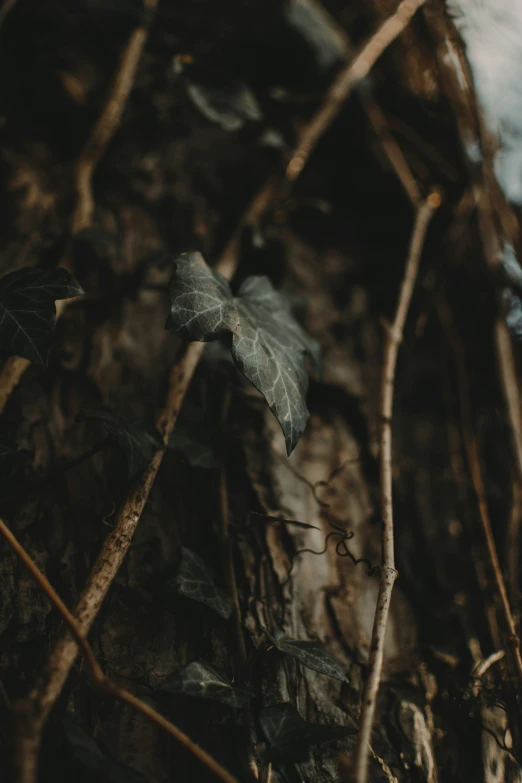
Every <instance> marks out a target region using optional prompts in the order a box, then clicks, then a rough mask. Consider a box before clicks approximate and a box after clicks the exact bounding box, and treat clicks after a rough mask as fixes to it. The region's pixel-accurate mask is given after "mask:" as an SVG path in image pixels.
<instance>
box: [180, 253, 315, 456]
mask: <svg viewBox="0 0 522 783" xmlns="http://www.w3.org/2000/svg"><path fill="white" fill-rule="evenodd" d="M174 267H175V271H174V275H173V276H172V278H171V281H170V296H171V312H170V316H169V319H168V321H167V328H168V329H172V331H175V332H177V333H178V334H179V335H180V336H181V337H182V338H183V339H185V340H200V341H210V340H216V339H217V338H218V337H221V336H224V335H226V334H231V335H232V347H231V352H232V358H233V359H234V362H235V363H236V365H237V366H238V367H239V369H240V370H241V372H243V374H244V375H245V376H246V378H247V379H248V380H249V381H250V383H252V384H253V385H254V386H255V387H256V389H257V390H258V391H260V392H261V394H262V395H263V396H264V397H265V399H266V401H267V403H268V406H269V408H270V410H271V411H272V412H273V413H274V415H275V416H276V418H277V420H278V421H279V423H280V425H281V428H282V430H283V433H284V436H285V440H286V450H287V453H288V454H290V453H291V452H292V450H293V449H294V448H295V446H296V444H297V442H298V440H299V438H300V437H301V435H302V434H303V431H304V428H305V425H306V422H307V419H308V415H309V413H308V409H307V407H306V402H305V396H306V390H307V387H308V373H307V371H306V357H307V356H308V357H309V358H310V359H311V360H312V363H313V365H314V368H315V369H316V370H317V369H318V366H319V346H318V345H317V343H316V342H315V340H312V338H311V337H309V336H308V335H307V334H306V333H305V332H304V331H303V330H302V329H301V327H300V326H299V324H298V323H297V321H295V320H294V318H293V316H292V313H291V310H290V306H289V304H288V302H287V301H286V299H285V297H284V296H282V295H281V294H280V293H278V292H277V291H275V289H274V288H273V287H272V284H271V282H270V281H269V279H268V278H267V277H248V278H247V279H246V280H245V281H244V283H243V284H242V286H241V288H240V289H239V294H238V296H237V297H233V296H232V292H231V290H230V285H229V283H228V281H227V280H226V279H225V278H224V277H223V276H222V275H220V274H219V273H218V272H214V271H212V270H211V269H209V268H208V267H207V266H206V264H205V263H204V261H203V259H202V257H201V255H200V254H199V253H184V254H182V255H181V256H179V257H178V258H177V259H176V261H175V262H174Z"/></svg>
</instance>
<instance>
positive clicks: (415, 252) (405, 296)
mask: <svg viewBox="0 0 522 783" xmlns="http://www.w3.org/2000/svg"><path fill="white" fill-rule="evenodd" d="M439 206H440V195H439V193H438V192H436V191H433V192H432V193H431V194H430V195H429V196H428V198H427V199H426V201H425V202H424V203H423V204H422V205H421V206H420V207H419V209H418V210H417V216H416V220H415V225H414V228H413V232H412V236H411V241H410V248H409V254H408V260H407V262H406V268H405V271H404V278H403V281H402V285H401V290H400V294H399V300H398V303H397V310H396V312H395V318H394V320H393V323H392V324H391V325H390V326H389V327H388V328H387V331H386V341H385V349H384V360H383V370H382V382H381V407H380V414H381V419H382V429H381V438H380V441H381V442H380V487H381V513H382V565H381V570H380V573H381V576H380V584H379V593H378V597H377V607H376V610H375V618H374V623H373V631H372V640H371V645H370V661H369V673H368V680H367V682H366V687H365V691H364V696H363V701H362V708H361V716H360V721H359V726H360V730H359V735H358V738H357V746H356V750H355V763H354V775H353V780H354V783H366V781H367V780H368V767H369V751H370V743H371V735H372V729H373V723H374V718H375V708H376V705H377V696H378V693H379V685H380V681H381V673H382V663H383V657H384V640H385V635H386V626H387V622H388V614H389V609H390V601H391V596H392V591H393V585H394V584H395V580H396V578H397V571H396V569H395V552H394V531H393V496H392V413H393V390H394V385H395V370H396V366H397V356H398V352H399V346H400V344H401V341H402V334H403V330H404V325H405V323H406V318H407V315H408V310H409V306H410V302H411V298H412V294H413V289H414V286H415V281H416V279H417V272H418V268H419V263H420V258H421V254H422V248H423V246H424V240H425V237H426V232H427V230H428V226H429V224H430V221H431V218H432V217H433V214H434V212H435V210H436V209H437V208H438V207H439Z"/></svg>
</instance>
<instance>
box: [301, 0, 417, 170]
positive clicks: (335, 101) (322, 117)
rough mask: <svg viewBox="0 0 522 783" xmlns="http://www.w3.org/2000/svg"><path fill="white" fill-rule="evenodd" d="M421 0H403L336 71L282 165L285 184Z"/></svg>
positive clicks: (310, 152)
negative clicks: (334, 77)
mask: <svg viewBox="0 0 522 783" xmlns="http://www.w3.org/2000/svg"><path fill="white" fill-rule="evenodd" d="M423 3H424V0H403V2H402V3H401V4H400V5H399V7H398V8H397V10H396V11H395V13H394V14H393V15H392V16H390V18H389V19H387V20H386V21H385V22H384V24H383V25H382V26H381V27H380V28H379V30H378V31H377V32H376V33H375V35H373V36H372V37H371V39H370V40H369V41H368V43H367V44H366V46H364V48H363V49H362V51H361V52H360V53H359V54H358V55H357V57H356V58H355V60H353V62H351V63H350V64H349V65H346V66H345V67H344V68H343V69H342V70H341V71H340V73H339V74H338V76H337V77H336V79H335V80H334V82H333V84H332V85H331V87H330V89H329V90H328V92H327V93H326V97H325V100H324V101H323V103H322V105H321V107H320V108H319V109H318V111H317V112H316V114H315V115H314V116H313V117H312V119H311V120H310V122H309V123H308V124H307V126H306V128H305V130H304V132H303V133H302V135H301V138H300V140H299V144H298V146H297V148H296V149H295V150H294V152H293V154H292V157H291V158H290V161H289V162H288V165H287V167H286V181H287V185H290V184H291V183H293V182H294V181H295V180H296V179H297V178H298V177H299V175H300V173H301V171H302V170H303V168H304V167H305V165H306V162H307V161H308V158H309V157H310V155H311V154H312V152H313V150H314V149H315V147H316V146H317V142H318V141H319V139H320V138H321V137H322V136H323V135H324V133H325V132H326V131H327V130H328V128H329V127H330V125H331V124H332V122H333V121H334V120H335V118H336V117H337V115H338V114H339V112H340V111H341V108H342V106H343V104H344V103H345V101H346V99H347V98H348V96H349V95H350V93H351V91H352V89H353V88H354V87H355V85H356V84H357V83H358V82H360V81H361V79H364V78H365V76H367V75H368V74H369V72H370V71H371V69H372V68H373V66H374V65H375V63H376V62H377V60H378V59H379V57H380V56H381V54H383V52H384V51H385V50H386V48H387V47H388V46H389V45H390V44H391V43H392V42H393V41H394V40H395V39H396V38H397V36H398V35H400V33H402V31H403V30H404V29H405V28H406V27H407V26H408V23H409V21H410V19H411V18H412V16H413V15H414V14H415V12H416V11H417V10H418V9H419V8H420V7H421V5H423Z"/></svg>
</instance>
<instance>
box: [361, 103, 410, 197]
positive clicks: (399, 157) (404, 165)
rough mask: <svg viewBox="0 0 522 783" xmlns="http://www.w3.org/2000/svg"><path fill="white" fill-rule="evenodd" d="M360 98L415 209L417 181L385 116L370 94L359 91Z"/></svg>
mask: <svg viewBox="0 0 522 783" xmlns="http://www.w3.org/2000/svg"><path fill="white" fill-rule="evenodd" d="M360 97H361V100H362V103H363V106H364V110H365V111H366V116H367V117H368V119H369V121H370V123H371V125H372V127H373V129H374V131H375V133H376V134H377V136H378V137H379V140H380V142H381V146H382V148H383V151H384V152H385V154H386V156H387V158H388V160H389V161H390V164H391V166H392V168H393V170H394V171H395V174H396V175H397V178H398V180H399V182H400V183H401V185H402V187H403V189H404V192H405V193H406V195H407V197H408V199H409V201H410V202H411V204H412V206H413V207H415V208H417V207H418V206H419V204H420V203H421V201H422V196H421V192H420V189H419V186H418V185H417V180H416V179H415V177H414V176H413V174H412V171H411V169H410V166H409V164H408V161H407V160H406V157H405V155H404V153H403V151H402V150H401V148H400V146H399V144H398V143H397V141H395V139H394V137H393V135H392V134H391V133H390V129H389V127H388V123H387V121H386V116H385V114H384V112H383V111H382V109H381V107H380V106H379V104H378V103H376V102H375V100H374V99H373V97H372V95H371V93H369V92H366V91H365V90H361V91H360Z"/></svg>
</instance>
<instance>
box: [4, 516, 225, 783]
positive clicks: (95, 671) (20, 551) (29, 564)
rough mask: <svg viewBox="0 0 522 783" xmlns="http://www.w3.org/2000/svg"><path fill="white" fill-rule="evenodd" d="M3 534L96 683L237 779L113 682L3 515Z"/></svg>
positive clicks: (221, 775)
mask: <svg viewBox="0 0 522 783" xmlns="http://www.w3.org/2000/svg"><path fill="white" fill-rule="evenodd" d="M0 535H2V536H3V537H4V538H5V540H6V541H7V543H8V544H9V546H10V547H11V549H12V550H13V552H14V553H15V555H16V556H17V557H18V558H19V560H21V562H22V563H23V564H24V565H25V567H26V568H27V570H28V571H29V573H30V574H31V575H32V576H33V578H34V579H35V580H36V582H38V584H39V585H40V587H41V588H42V590H43V592H44V593H45V594H46V595H47V597H48V599H49V600H50V602H51V603H52V604H53V606H54V607H55V608H56V609H57V610H58V611H59V612H60V614H61V616H62V618H63V619H64V620H65V622H66V623H67V625H68V626H69V629H70V630H71V632H72V634H73V636H74V638H75V639H76V642H77V644H78V645H79V646H80V647H81V649H82V651H83V654H84V655H85V660H86V661H87V664H88V667H89V671H90V674H91V676H92V679H93V680H94V683H95V684H96V685H97V687H98V688H100V689H101V690H103V691H104V692H105V693H108V694H109V695H110V696H112V697H113V698H115V699H117V700H118V701H120V702H123V703H125V704H129V705H130V706H131V707H134V709H136V710H137V711H138V712H140V713H141V714H142V715H145V717H147V718H149V719H150V720H151V721H152V722H153V723H155V724H156V725H157V726H160V727H161V728H162V729H164V730H165V731H166V732H167V733H168V734H170V735H171V737H174V739H176V740H177V741H178V742H180V743H181V744H182V745H183V746H184V747H185V748H187V750H189V751H190V752H191V753H193V754H194V755H195V756H196V758H197V759H199V761H201V763H202V764H204V765H205V766H206V767H208V768H209V769H210V770H211V771H212V772H214V773H215V774H216V775H217V776H218V777H219V778H220V779H221V780H223V781H225V783H237V781H236V779H235V778H234V777H233V776H232V775H230V774H229V773H228V772H227V770H226V769H224V768H223V767H222V766H221V764H219V763H218V762H217V761H216V760H215V759H213V758H212V756H209V754H208V753H207V752H206V751H205V750H203V748H200V746H199V745H197V744H196V743H195V742H193V741H192V740H191V739H190V737H187V735H186V734H184V733H183V732H182V731H181V730H180V729H178V727H177V726H175V725H174V724H173V723H171V722H170V721H168V720H167V719H166V718H164V717H163V716H162V715H160V714H159V713H158V712H156V710H154V709H153V708H152V707H150V706H149V705H148V704H146V703H145V702H143V701H141V699H138V698H137V697H136V696H133V695H132V694H131V693H129V692H128V691H126V690H123V689H122V688H118V687H117V686H116V685H115V684H114V683H112V682H111V681H110V680H108V679H107V677H106V676H105V675H104V673H103V671H102V669H101V667H100V665H99V664H98V661H97V660H96V658H95V656H94V653H93V651H92V647H91V645H90V644H89V642H88V641H87V639H86V638H85V636H84V634H83V633H82V631H81V628H80V626H79V624H78V622H77V621H76V619H75V617H74V616H73V615H72V614H71V612H70V611H69V609H68V608H67V607H66V605H65V604H64V602H63V601H62V599H61V598H60V596H59V595H58V593H57V592H56V590H55V589H54V587H53V586H52V585H51V583H50V582H49V580H48V579H47V577H46V576H45V574H43V573H42V572H41V571H40V569H39V568H38V566H37V565H36V563H35V562H34V561H33V559H32V558H31V556H30V555H29V554H28V552H27V551H26V550H25V549H24V547H23V546H22V545H21V544H20V542H19V541H18V540H17V538H16V537H15V536H14V535H13V533H12V532H11V531H10V530H9V528H8V527H7V525H6V524H5V523H4V521H3V520H2V519H0Z"/></svg>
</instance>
